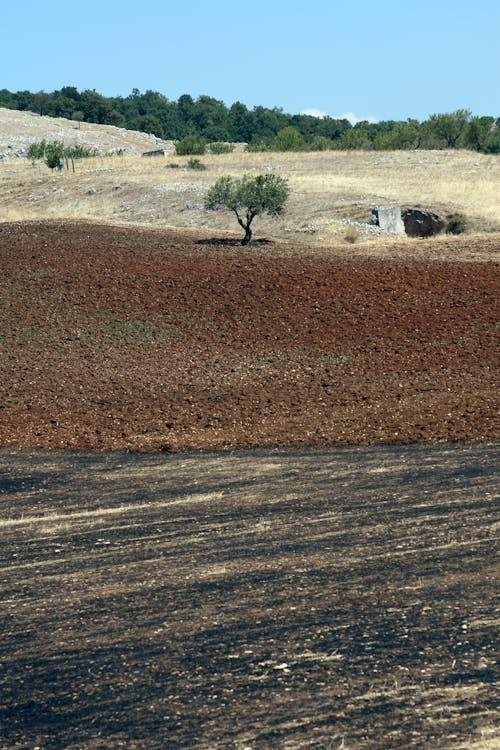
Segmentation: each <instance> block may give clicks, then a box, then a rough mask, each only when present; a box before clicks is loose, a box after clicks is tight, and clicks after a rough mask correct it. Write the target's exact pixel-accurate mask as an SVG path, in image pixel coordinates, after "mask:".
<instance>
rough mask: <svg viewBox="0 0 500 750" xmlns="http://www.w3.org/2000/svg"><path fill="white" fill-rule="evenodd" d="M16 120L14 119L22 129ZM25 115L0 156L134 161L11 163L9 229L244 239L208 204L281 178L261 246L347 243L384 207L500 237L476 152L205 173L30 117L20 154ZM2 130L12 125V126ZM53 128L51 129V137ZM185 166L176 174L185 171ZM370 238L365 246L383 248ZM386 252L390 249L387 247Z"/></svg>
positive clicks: (293, 159) (211, 158) (131, 138)
mask: <svg viewBox="0 0 500 750" xmlns="http://www.w3.org/2000/svg"><path fill="white" fill-rule="evenodd" d="M13 115H14V117H13ZM19 115H23V116H24V117H25V118H26V117H27V115H26V113H9V111H8V110H0V146H1V147H2V149H3V153H8V146H9V144H10V145H11V147H19V146H20V145H22V146H24V147H27V145H28V143H29V142H30V141H33V140H36V139H38V140H41V138H42V137H43V134H44V133H45V134H46V136H47V137H48V138H49V139H50V138H58V139H59V140H63V141H65V142H68V143H74V142H75V134H76V135H77V136H78V138H79V140H78V142H80V143H84V144H88V145H91V146H92V147H98V146H99V145H100V146H101V148H100V151H101V152H102V153H106V152H107V151H109V149H110V148H111V147H112V144H115V147H117V146H118V145H119V146H120V147H121V148H123V150H124V151H125V155H124V156H106V157H103V158H92V159H85V160H81V161H78V162H76V172H75V173H73V172H72V171H69V172H68V171H63V172H62V173H61V174H52V173H51V172H50V170H49V169H48V168H47V167H46V166H45V165H44V164H43V163H40V162H39V163H37V164H36V165H35V166H34V167H33V166H32V165H31V163H30V162H29V161H27V160H26V159H7V158H6V159H3V160H0V220H3V221H5V220H7V221H9V220H18V219H21V220H22V219H40V218H49V217H50V218H72V219H90V220H99V221H108V222H112V223H124V222H125V223H137V224H148V225H157V226H163V227H165V226H171V227H188V228H189V227H190V228H196V229H202V230H206V231H207V232H219V231H230V232H235V233H238V232H239V228H238V226H237V224H236V221H235V219H234V217H233V216H232V215H231V214H229V213H216V214H214V213H207V212H206V211H205V210H204V207H203V199H204V195H205V193H206V190H207V189H208V187H209V186H210V185H211V184H213V182H215V180H216V179H217V178H218V177H220V176H221V175H223V174H230V175H234V176H241V175H242V174H256V173H259V172H266V171H271V170H272V171H273V172H274V173H277V174H280V175H282V176H284V177H286V178H287V179H288V180H289V182H290V188H291V195H290V200H289V204H288V208H287V211H286V214H285V215H284V216H283V217H282V218H281V219H279V220H274V219H268V218H265V217H259V219H258V220H256V222H255V228H256V233H257V235H258V234H259V233H260V235H261V236H263V235H264V236H274V237H280V238H283V239H287V238H288V239H291V240H293V241H297V240H300V239H307V240H308V242H310V241H313V242H317V243H323V244H327V243H329V242H331V241H337V240H339V241H342V240H343V238H344V236H345V233H346V224H345V221H346V220H347V221H359V222H361V223H362V224H364V223H365V222H367V221H368V219H369V218H370V216H371V208H372V207H374V206H379V205H380V206H392V205H401V206H404V207H416V206H420V207H423V208H426V209H430V210H434V211H437V212H438V213H440V214H441V215H443V216H444V217H445V216H446V215H447V214H449V213H453V212H461V213H463V214H465V216H466V217H467V219H468V222H469V227H470V231H471V232H474V233H477V232H480V233H481V232H492V231H499V230H500V200H499V197H500V157H499V156H496V155H484V154H478V153H472V152H466V151H413V152H406V151H396V152H321V153H288V154H287V153H258V154H251V153H243V152H241V151H236V152H234V153H233V154H222V155H206V156H203V157H200V161H201V162H202V163H203V164H204V165H205V166H206V169H205V170H196V169H189V168H188V167H187V164H188V162H189V158H190V157H177V156H175V154H172V153H170V154H168V155H166V156H165V157H158V158H143V157H141V156H140V153H141V151H143V150H147V149H148V148H154V147H155V145H157V146H160V147H162V146H163V147H165V148H167V149H171V148H172V144H171V143H161V142H160V143H156V139H153V138H152V136H145V135H144V134H136V133H133V132H130V131H124V130H121V129H119V128H111V127H108V126H96V125H89V124H82V125H81V128H82V129H83V130H79V129H78V128H77V126H76V123H72V122H71V121H67V120H66V121H64V120H60V121H57V128H56V129H55V130H54V124H53V123H54V120H53V119H52V118H47V117H44V118H40V117H38V118H37V117H36V116H35V115H32V116H30V117H28V125H29V127H30V128H31V130H33V129H34V128H35V127H36V130H33V132H31V130H30V134H29V137H28V136H26V137H25V139H24V140H23V141H22V143H21V144H20V143H19V135H17V131H18V129H19V128H22V127H24V128H27V127H28V125H27V124H26V123H25V124H23V122H21V121H19ZM2 118H3V119H2ZM50 128H51V129H50ZM174 165H177V167H176V166H174ZM374 239H376V238H374V235H373V233H371V232H370V231H369V229H368V228H367V227H361V236H360V241H362V242H363V241H365V242H366V241H372V242H373V241H374ZM380 241H382V242H384V238H382V239H381V240H379V242H380Z"/></svg>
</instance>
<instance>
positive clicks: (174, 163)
mask: <svg viewBox="0 0 500 750" xmlns="http://www.w3.org/2000/svg"><path fill="white" fill-rule="evenodd" d="M179 166H180V164H177V162H175V161H173V162H172V163H171V164H167V167H168V169H179Z"/></svg>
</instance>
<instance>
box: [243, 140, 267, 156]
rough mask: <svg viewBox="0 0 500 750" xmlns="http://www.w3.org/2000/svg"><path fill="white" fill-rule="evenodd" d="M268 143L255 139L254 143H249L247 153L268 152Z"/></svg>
mask: <svg viewBox="0 0 500 750" xmlns="http://www.w3.org/2000/svg"><path fill="white" fill-rule="evenodd" d="M270 150H271V149H270V147H269V143H267V141H264V140H262V139H257V140H255V141H251V143H249V144H248V146H247V151H249V152H250V153H253V154H256V153H260V152H262V151H270Z"/></svg>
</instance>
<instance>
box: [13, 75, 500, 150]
mask: <svg viewBox="0 0 500 750" xmlns="http://www.w3.org/2000/svg"><path fill="white" fill-rule="evenodd" d="M0 107H8V108H9V109H17V110H28V111H31V112H37V113H38V114H41V115H49V116H51V117H66V118H69V119H72V120H77V121H84V122H94V123H100V124H108V125H117V126H119V127H123V128H127V129H130V130H140V131H143V132H146V133H152V134H154V135H156V136H158V137H159V138H167V139H173V140H175V141H182V140H183V139H185V138H186V137H188V136H191V137H194V138H195V139H196V140H197V141H198V142H208V143H212V142H217V143H225V142H233V143H237V142H245V143H248V144H249V148H250V149H251V150H253V151H265V150H271V149H273V150H282V151H291V150H293V151H297V150H303V149H304V150H325V149H330V148H340V149H377V150H385V149H415V148H437V149H440V148H447V149H448V148H467V149H472V150H475V151H482V152H484V153H500V118H495V117H491V116H485V117H475V116H472V114H471V112H470V111H468V110H464V109H461V110H457V111H456V112H451V113H447V114H433V115H431V116H430V117H429V118H428V119H427V120H425V121H424V122H419V121H418V120H414V119H408V120H405V121H393V120H387V121H381V122H377V123H371V122H366V121H363V122H358V123H356V125H354V126H352V125H351V124H350V123H349V121H348V120H345V119H336V118H333V117H324V118H319V117H313V116H311V115H306V114H298V115H291V114H287V113H285V112H283V110H282V109H279V108H277V107H275V108H273V109H268V108H266V107H261V106H258V107H254V108H253V109H251V110H250V109H248V108H247V107H246V106H245V104H242V103H241V102H235V103H234V104H232V105H231V106H230V107H227V106H226V105H225V104H224V102H222V101H219V100H218V99H214V98H212V97H210V96H200V97H198V99H196V100H195V99H193V98H192V97H191V96H190V95H189V94H183V95H182V96H180V97H179V99H178V100H177V101H170V100H169V99H167V97H166V96H164V95H163V94H160V93H158V92H157V91H146V92H145V93H141V92H140V91H139V90H138V89H133V91H132V93H131V94H130V95H129V96H127V97H120V96H118V97H105V96H103V95H102V94H99V93H97V92H96V91H94V90H88V89H87V90H85V91H81V92H80V91H78V90H77V89H76V88H75V87H73V86H64V87H63V88H62V89H60V90H58V91H53V92H52V93H50V94H49V93H46V92H45V91H38V92H37V93H31V92H30V91H17V92H15V93H12V92H10V91H8V90H7V89H1V90H0Z"/></svg>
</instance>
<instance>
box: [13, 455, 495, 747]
mask: <svg viewBox="0 0 500 750" xmlns="http://www.w3.org/2000/svg"><path fill="white" fill-rule="evenodd" d="M498 456H499V444H498V443H496V444H493V443H483V444H481V445H456V444H455V445H449V444H448V445H443V444H441V445H439V446H424V445H419V446H372V447H358V448H349V447H340V448H338V447H337V448H316V449H308V450H307V451H304V450H302V449H300V448H296V449H267V450H263V449H258V450H255V449H254V450H250V451H234V452H229V453H227V452H223V453H215V452H202V453H188V454H186V453H179V454H175V455H166V454H162V453H140V454H136V453H131V452H129V453H127V452H113V453H110V452H101V453H95V452H94V453H82V452H74V451H66V452H64V453H63V452H58V451H53V452H43V451H35V452H30V451H26V452H24V451H20V452H19V451H16V452H15V451H2V452H0V461H2V464H3V467H4V470H3V472H2V477H1V479H0V490H1V494H0V501H1V502H0V539H1V544H0V597H1V602H2V606H1V608H0V627H1V632H2V638H1V639H0V695H1V700H0V748H2V750H28V749H29V750H33V748H40V749H41V750H61V749H62V748H65V750H97V749H98V748H99V749H100V750H110V749H112V750H114V749H115V748H127V749H128V750H138V749H139V748H140V749H141V750H176V749H178V748H189V749H190V750H193V749H195V748H196V749H198V750H216V749H217V748H219V749H223V748H224V749H227V750H243V748H246V749H247V750H269V749H270V748H273V749H275V748H276V749H279V750H297V749H298V748H314V749H315V750H325V748H327V749H328V750H338V749H340V748H350V749H351V750H403V749H404V750H410V749H414V750H421V749H422V748H425V749H427V748H432V749H433V750H444V749H446V750H449V749H451V748H453V750H458V748H460V750H494V748H498V742H499V740H500V737H499V734H498V728H499V718H500V717H499V713H498V690H499V687H500V684H499V666H498V625H499V614H500V613H499V610H498V573H499V566H498V554H497V553H498V550H497V548H496V545H497V542H498V486H499V485H498V480H499V473H498Z"/></svg>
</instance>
